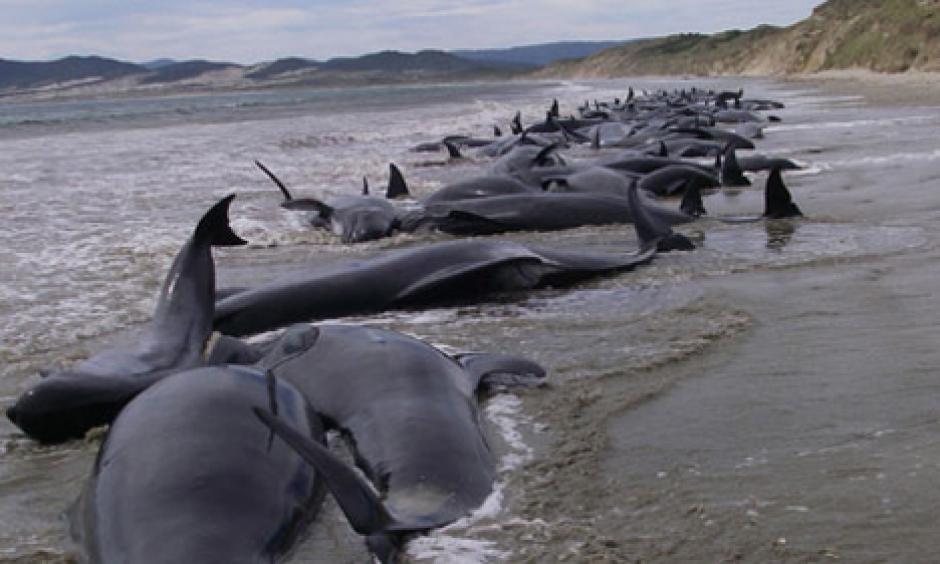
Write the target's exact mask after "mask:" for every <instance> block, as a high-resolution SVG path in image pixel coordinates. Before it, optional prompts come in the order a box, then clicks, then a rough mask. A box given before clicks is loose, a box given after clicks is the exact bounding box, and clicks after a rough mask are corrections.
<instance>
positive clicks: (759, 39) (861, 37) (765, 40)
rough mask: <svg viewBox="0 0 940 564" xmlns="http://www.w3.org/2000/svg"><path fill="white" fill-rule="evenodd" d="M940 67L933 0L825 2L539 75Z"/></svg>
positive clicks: (939, 3)
mask: <svg viewBox="0 0 940 564" xmlns="http://www.w3.org/2000/svg"><path fill="white" fill-rule="evenodd" d="M851 68H862V69H868V70H872V71H878V72H904V71H908V70H923V71H936V70H940V0H829V1H827V2H825V3H823V4H821V5H820V6H818V7H817V8H816V9H815V10H813V13H812V15H811V16H810V17H808V18H807V19H805V20H803V21H800V22H798V23H796V24H794V25H792V26H789V27H784V28H778V27H772V26H760V27H757V28H754V29H752V30H748V31H737V30H735V31H726V32H723V33H717V34H714V35H702V34H680V35H672V36H669V37H661V38H657V39H648V40H641V41H635V42H632V43H629V44H627V45H623V46H620V47H614V48H611V49H607V50H604V51H601V52H598V53H596V54H594V55H591V56H589V57H586V58H584V59H582V60H579V61H566V62H561V63H556V64H553V65H551V66H549V67H547V68H545V69H543V70H541V71H538V73H537V76H541V77H566V78H600V77H616V76H637V75H678V74H695V75H720V74H736V75H759V76H768V75H787V74H802V73H814V72H820V71H826V70H838V69H851Z"/></svg>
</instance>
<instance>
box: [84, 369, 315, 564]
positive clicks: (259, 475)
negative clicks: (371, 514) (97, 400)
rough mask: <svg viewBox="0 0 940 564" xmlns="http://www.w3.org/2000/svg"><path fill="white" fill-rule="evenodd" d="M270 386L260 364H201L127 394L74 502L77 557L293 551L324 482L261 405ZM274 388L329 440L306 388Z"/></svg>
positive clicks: (286, 416)
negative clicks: (264, 422) (259, 414)
mask: <svg viewBox="0 0 940 564" xmlns="http://www.w3.org/2000/svg"><path fill="white" fill-rule="evenodd" d="M270 384H273V382H269V380H268V379H267V378H266V377H265V375H264V373H263V372H260V371H258V370H255V369H252V368H247V367H235V366H218V367H207V368H199V369H195V370H191V371H185V372H180V373H178V374H175V375H173V376H170V377H168V378H166V379H164V380H162V381H160V382H158V383H157V384H155V385H153V386H152V387H150V388H149V389H147V390H146V391H144V392H143V393H141V394H140V395H139V396H137V398H135V399H134V400H133V401H132V402H131V403H129V404H128V405H127V406H126V407H125V408H124V410H123V411H122V412H121V414H120V415H119V416H118V417H117V419H115V421H114V423H113V424H112V425H111V428H110V430H109V432H108V435H107V438H106V439H105V442H104V444H103V445H102V447H101V450H100V451H99V454H98V458H97V460H96V462H95V466H94V469H93V473H92V476H91V477H90V478H89V480H88V482H87V483H86V485H85V488H84V490H83V492H82V494H81V496H80V497H79V499H78V500H77V501H76V503H75V504H74V505H73V507H72V508H71V510H70V511H69V525H70V532H71V536H72V539H73V541H74V542H75V544H76V545H77V548H78V549H79V554H78V556H79V560H80V561H82V562H93V563H98V564H110V563H115V564H126V563H137V564H178V563H180V562H200V563H209V564H212V563H218V564H223V563H225V564H241V563H244V564H256V563H267V562H274V561H277V560H278V559H280V557H282V556H283V555H285V554H287V553H289V551H290V549H291V548H292V546H293V544H294V542H295V541H296V540H297V538H298V536H299V535H300V534H301V533H302V532H303V530H304V529H305V527H306V525H307V524H308V523H309V522H310V520H311V519H312V518H313V516H314V515H315V514H316V512H317V510H318V509H319V507H320V502H321V501H322V500H323V497H324V493H325V490H324V489H323V487H322V484H321V480H320V479H319V477H317V475H316V474H315V472H314V471H313V469H312V468H311V467H310V466H309V465H308V464H307V463H306V462H304V461H303V460H302V459H301V458H300V457H299V456H298V455H297V454H296V453H295V452H294V451H293V450H292V449H290V448H289V447H288V446H287V445H285V444H284V443H283V442H282V441H277V440H274V441H271V440H270V434H269V432H268V431H267V429H265V428H264V427H262V426H261V425H259V424H258V421H257V419H256V418H255V416H254V415H253V414H252V412H251V409H252V407H255V406H258V405H268V404H269V395H268V394H269V385H270ZM275 385H276V387H275V388H274V390H275V392H274V393H275V394H276V397H277V406H278V417H279V419H280V421H282V422H283V423H284V424H285V425H288V426H289V427H290V428H291V429H293V430H295V431H296V432H298V433H300V434H301V435H302V436H304V437H307V438H308V439H309V440H312V441H315V442H318V443H322V442H323V440H324V438H323V430H322V427H321V424H320V421H319V419H318V418H317V417H316V416H315V415H314V414H313V413H312V411H310V409H309V404H308V403H307V402H306V400H305V399H304V397H303V396H302V395H301V394H300V393H299V392H298V391H297V390H296V389H294V387H293V386H291V385H290V384H289V383H287V382H277V383H276V384H275ZM269 443H270V449H269Z"/></svg>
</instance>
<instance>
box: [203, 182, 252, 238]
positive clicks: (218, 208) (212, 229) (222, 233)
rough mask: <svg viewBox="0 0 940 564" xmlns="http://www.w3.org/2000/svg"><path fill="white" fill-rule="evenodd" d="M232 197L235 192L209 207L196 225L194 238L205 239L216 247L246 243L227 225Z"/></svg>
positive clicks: (233, 197)
mask: <svg viewBox="0 0 940 564" xmlns="http://www.w3.org/2000/svg"><path fill="white" fill-rule="evenodd" d="M234 199H235V194H229V195H228V196H226V197H224V198H222V199H221V200H219V201H218V203H216V204H215V205H214V206H212V207H211V208H209V211H207V212H206V214H205V215H203V216H202V219H200V220H199V224H198V225H197V226H196V231H195V234H194V240H196V241H206V242H208V243H209V244H210V245H213V246H216V247H234V246H238V245H245V244H247V243H248V241H245V240H244V239H242V238H241V237H239V236H238V235H236V234H235V232H234V231H232V227H231V226H230V225H229V219H228V208H229V206H230V205H231V204H232V200H234Z"/></svg>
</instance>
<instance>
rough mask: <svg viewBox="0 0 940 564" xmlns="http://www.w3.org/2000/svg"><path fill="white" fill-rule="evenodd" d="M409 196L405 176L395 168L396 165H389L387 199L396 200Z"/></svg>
mask: <svg viewBox="0 0 940 564" xmlns="http://www.w3.org/2000/svg"><path fill="white" fill-rule="evenodd" d="M409 195H410V193H409V192H408V185H407V184H405V176H404V175H403V174H402V173H401V170H399V169H398V167H397V166H395V163H388V189H387V190H386V191H385V197H386V198H388V199H389V200H394V199H395V198H401V197H405V196H409Z"/></svg>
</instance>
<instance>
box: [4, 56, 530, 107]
mask: <svg viewBox="0 0 940 564" xmlns="http://www.w3.org/2000/svg"><path fill="white" fill-rule="evenodd" d="M518 70H519V69H518V68H507V67H506V65H504V64H490V63H483V62H477V61H471V60H468V59H463V58H460V57H457V56H454V55H451V54H449V53H445V52H443V51H431V50H428V51H420V52H418V53H414V54H410V53H401V52H398V51H382V52H380V53H372V54H368V55H363V56H361V57H342V58H335V59H330V60H328V61H326V62H318V61H312V60H309V59H303V58H299V57H289V58H283V59H278V60H276V61H271V62H267V63H259V64H256V65H252V66H249V67H245V66H241V65H236V64H233V63H224V62H212V61H203V60H192V61H183V62H176V61H172V60H169V59H157V60H155V61H150V62H148V63H146V64H145V65H138V64H133V63H125V62H121V61H115V60H113V59H105V58H102V57H66V58H64V59H60V60H58V61H51V62H19V61H4V60H0V95H3V96H10V95H27V96H34V95H42V96H43V97H49V96H85V95H94V96H100V95H107V94H109V93H121V94H125V93H133V92H135V91H137V90H139V91H141V92H146V93H148V94H153V93H154V92H159V91H167V92H174V91H187V92H193V91H217V90H233V89H235V90H237V89H247V88H264V87H281V86H292V85H293V86H311V87H318V86H354V85H361V84H401V83H413V82H427V81H433V80H441V81H450V80H478V79H480V80H482V79H488V78H497V77H498V78H506V77H508V76H513V75H514V74H517V73H518ZM526 70H528V69H526Z"/></svg>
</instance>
